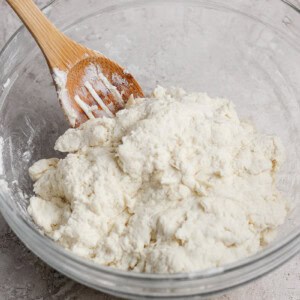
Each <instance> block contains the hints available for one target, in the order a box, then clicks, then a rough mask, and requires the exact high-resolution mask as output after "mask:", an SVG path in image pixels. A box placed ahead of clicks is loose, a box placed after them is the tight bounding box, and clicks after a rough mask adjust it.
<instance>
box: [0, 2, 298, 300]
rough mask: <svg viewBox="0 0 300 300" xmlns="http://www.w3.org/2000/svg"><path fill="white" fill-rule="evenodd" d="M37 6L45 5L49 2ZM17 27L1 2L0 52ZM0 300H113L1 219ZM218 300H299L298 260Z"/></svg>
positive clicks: (14, 19)
mask: <svg viewBox="0 0 300 300" xmlns="http://www.w3.org/2000/svg"><path fill="white" fill-rule="evenodd" d="M245 1H246V0H245ZM253 1H254V0H253ZM38 2H39V3H40V4H44V3H47V2H48V1H47V0H44V1H38ZM297 2H298V0H294V1H293V3H297ZM19 25H20V23H19V22H18V21H17V19H16V18H15V16H14V15H13V13H11V11H10V9H9V8H8V7H7V5H6V4H5V3H4V1H3V0H0V48H1V47H2V46H3V45H4V43H5V42H6V41H7V39H8V38H9V37H10V35H11V34H12V33H13V32H14V31H15V30H16V29H17V28H18V27H19ZM0 299H100V300H101V299H115V298H112V297H109V296H105V295H103V294H101V293H98V292H96V291H93V290H91V289H88V288H86V287H84V286H82V285H80V284H77V283H75V282H73V281H71V280H69V279H68V278H66V277H64V276H62V275H60V274H59V273H57V272H55V271H54V270H52V269H51V268H49V267H48V266H47V265H45V264H44V263H43V262H41V261H40V260H39V259H38V258H36V257H35V256H34V255H33V254H32V253H31V252H30V251H28V250H27V249H26V247H25V246H24V245H23V244H22V243H21V242H20V241H19V240H18V238H16V237H15V235H14V234H13V233H12V232H11V230H10V229H9V227H8V226H7V225H6V223H5V221H4V220H3V218H2V217H0ZM217 299H218V300H225V299H231V300H238V299H245V300H252V299H253V300H254V299H267V300H268V299H275V300H277V299H278V300H279V299H289V300H290V299H293V300H300V256H299V255H298V256H297V257H295V258H294V259H293V260H291V261H290V262H288V263H287V264H285V265H284V266H283V267H281V268H280V269H278V270H276V271H274V272H273V273H272V274H270V275H268V276H265V277H264V278H262V279H260V280H257V281H256V282H254V283H251V284H248V285H247V286H245V287H241V288H240V289H238V290H235V291H233V292H231V293H230V294H226V295H224V296H220V297H217Z"/></svg>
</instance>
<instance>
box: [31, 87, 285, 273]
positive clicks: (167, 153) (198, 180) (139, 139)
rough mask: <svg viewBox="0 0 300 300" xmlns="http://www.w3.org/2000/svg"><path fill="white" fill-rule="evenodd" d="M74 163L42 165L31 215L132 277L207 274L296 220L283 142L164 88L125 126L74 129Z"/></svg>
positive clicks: (207, 102) (67, 243)
mask: <svg viewBox="0 0 300 300" xmlns="http://www.w3.org/2000/svg"><path fill="white" fill-rule="evenodd" d="M55 149H56V150H58V151H61V152H66V153H68V154H67V156H66V157H65V158H64V159H56V158H53V159H47V160H45V159H44V160H40V161H38V162H36V163H35V164H34V165H33V166H32V167H31V168H30V170H29V171H30V175H31V177H32V179H33V180H34V181H35V184H34V192H35V194H36V196H34V197H32V198H31V200H30V205H29V207H28V211H29V213H30V215H31V216H32V218H33V220H34V222H35V223H36V224H37V225H38V226H40V228H41V229H42V230H43V231H44V233H45V234H46V235H48V236H50V237H51V238H52V239H54V240H55V241H56V242H57V243H59V244H60V245H62V246H63V247H64V248H66V249H68V250H70V251H72V252H74V253H76V254H78V255H80V256H82V257H85V258H88V259H91V260H93V261H95V262H97V263H99V264H101V265H105V266H112V267H116V268H120V269H123V270H133V271H137V272H153V273H175V272H188V271H195V270H201V269H205V268H210V267H216V266H220V265H223V264H226V263H229V262H233V261H235V260H238V259H240V258H244V257H247V256H249V255H252V254H254V253H256V252H257V251H259V250H260V249H262V247H264V246H265V245H266V244H268V243H269V242H270V240H272V238H273V237H274V234H275V232H276V228H277V227H278V225H280V224H282V223H283V222H284V219H285V216H286V213H287V207H288V206H287V202H286V201H285V199H284V198H282V197H281V195H280V193H279V192H278V190H277V188H276V186H275V176H276V172H277V171H278V168H279V167H280V165H281V163H282V162H283V152H284V151H283V149H282V146H281V143H280V141H279V140H278V138H276V137H274V136H268V135H264V134H260V133H258V132H257V131H256V130H255V129H254V127H253V126H252V125H251V124H249V123H247V122H244V121H240V120H239V118H238V116H237V113H236V111H235V108H234V105H233V104H232V103H231V102H230V101H228V100H226V99H220V98H216V99H212V98H210V97H208V96H207V95H206V94H202V93H193V94H188V93H186V92H185V91H183V90H182V89H179V88H172V89H164V88H162V87H158V88H156V89H155V91H154V93H153V96H152V97H150V98H142V99H130V100H129V102H128V103H127V105H126V107H125V109H124V110H121V111H119V112H118V113H117V116H116V117H115V118H107V117H103V118H100V119H93V120H89V121H87V122H86V123H85V124H82V125H81V126H80V127H79V128H77V129H69V130H67V131H66V133H65V134H64V135H62V136H61V137H59V139H58V140H57V142H56V145H55Z"/></svg>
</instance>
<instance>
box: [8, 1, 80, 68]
mask: <svg viewBox="0 0 300 300" xmlns="http://www.w3.org/2000/svg"><path fill="white" fill-rule="evenodd" d="M6 1H7V3H8V4H9V5H10V6H11V7H12V9H13V10H14V11H15V13H16V14H17V15H18V16H19V18H20V19H21V20H22V21H23V23H24V24H25V26H26V27H27V28H28V30H29V31H30V33H31V34H32V36H33V37H34V39H35V40H36V42H37V44H38V45H39V47H40V48H41V50H42V52H43V54H44V56H45V58H46V60H47V62H48V65H49V67H50V68H51V69H54V68H58V69H60V70H67V69H68V66H70V65H72V64H74V63H76V61H77V60H78V50H80V48H81V46H80V45H79V44H77V43H76V42H74V41H72V40H71V39H70V38H68V37H67V36H65V35H64V34H63V33H62V32H60V31H59V30H58V29H57V28H56V27H55V26H54V25H53V24H52V23H51V22H50V21H49V20H48V19H47V18H46V16H45V15H44V14H43V13H42V12H41V10H40V9H39V8H38V7H37V6H36V4H35V3H34V2H33V0H6ZM82 48H83V47H82Z"/></svg>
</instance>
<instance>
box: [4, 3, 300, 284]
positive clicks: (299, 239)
mask: <svg viewBox="0 0 300 300" xmlns="http://www.w3.org/2000/svg"><path fill="white" fill-rule="evenodd" d="M60 1H61V0H51V1H50V2H49V3H48V4H47V5H46V6H44V7H43V8H42V10H43V11H44V12H45V13H47V10H48V9H49V8H50V7H51V6H52V5H53V4H55V3H57V2H60ZM280 1H281V2H283V3H284V4H286V5H288V6H290V7H291V8H292V9H295V8H293V7H292V6H291V5H290V4H289V3H287V2H286V1H285V0H280ZM298 13H299V12H298ZM24 30H25V27H24V25H22V26H20V27H19V28H18V29H17V30H16V31H15V32H14V34H13V35H12V36H11V37H10V38H9V39H8V41H7V42H6V43H5V45H4V46H3V48H2V49H1V50H0V58H1V57H2V55H3V54H4V53H5V52H6V51H7V50H8V48H9V47H10V45H11V44H12V41H13V40H14V39H15V38H16V37H17V36H18V34H20V33H21V32H22V31H24ZM2 192H3V191H2V190H0V200H1V201H0V211H1V213H2V214H3V216H4V218H5V220H6V222H7V223H8V224H9V225H10V227H11V228H12V229H13V231H14V232H15V233H16V235H17V236H18V237H19V238H20V239H21V240H22V242H23V243H24V244H25V245H26V246H27V247H28V248H29V249H30V250H31V251H32V252H34V253H35V254H36V255H38V256H39V257H40V258H41V259H42V260H43V261H45V262H46V263H47V264H50V265H51V266H53V264H52V263H51V262H49V261H47V259H46V258H45V256H43V254H42V252H40V251H38V250H37V248H35V247H33V246H32V244H29V243H28V240H27V239H25V236H29V235H30V236H31V238H30V239H31V242H33V241H34V240H35V241H36V242H37V243H38V244H40V245H43V246H44V247H47V248H51V250H53V251H54V252H56V253H57V254H58V255H59V256H60V257H61V258H63V259H64V260H65V261H69V262H74V263H75V264H78V265H80V266H84V267H88V268H89V269H91V270H93V271H96V272H99V273H101V274H107V275H112V276H114V277H118V278H121V279H122V278H123V279H132V280H138V281H143V280H147V281H152V282H153V281H155V282H160V281H170V280H172V281H177V282H178V281H188V280H199V279H207V278H211V279H216V278H217V277H218V275H221V274H227V273H233V272H236V271H240V270H242V269H245V268H246V267H249V266H255V264H258V263H260V262H261V261H264V259H265V258H267V257H271V256H272V255H274V254H275V253H278V252H279V251H280V250H282V251H283V250H284V249H285V248H287V246H288V245H290V244H291V243H293V242H294V243H295V247H296V248H297V249H296V251H295V253H298V252H299V251H300V227H297V228H295V229H294V230H293V231H292V232H290V233H289V235H287V236H285V237H284V238H283V239H282V240H280V241H278V242H276V243H274V244H271V245H270V246H268V247H267V248H265V249H264V250H262V251H260V252H258V253H257V254H255V255H252V256H250V257H247V258H244V259H241V260H238V261H237V262H233V263H230V264H226V265H224V266H222V267H218V268H210V269H207V270H201V271H194V272H184V273H175V274H156V273H137V272H128V271H124V270H119V269H116V268H112V267H106V266H101V265H100V264H97V263H95V262H92V261H89V260H87V259H84V258H81V257H80V256H78V255H76V254H73V253H71V252H70V251H68V250H66V249H64V248H63V247H62V246H60V245H58V244H57V243H55V242H54V241H53V240H51V239H50V238H48V237H45V236H43V235H42V234H41V233H40V232H39V231H38V230H36V229H35V228H34V227H32V226H31V225H30V224H29V222H28V221H27V220H25V218H24V217H23V216H22V215H21V214H20V213H19V212H17V213H16V212H15V211H14V209H13V208H12V207H11V206H9V204H8V202H7V201H5V200H4V197H7V195H4V194H2ZM23 234H24V235H23ZM295 253H293V255H291V256H290V257H288V258H287V259H289V258H291V257H292V256H294V255H295ZM279 265H280V264H278V265H276V266H275V267H278V266H279ZM54 268H55V269H57V266H54ZM60 271H61V272H62V273H65V274H66V275H68V276H71V275H70V274H69V273H67V272H64V271H62V270H60ZM267 271H268V270H267ZM265 273H266V272H265ZM255 278H256V277H255ZM76 280H78V279H76ZM85 284H86V283H85Z"/></svg>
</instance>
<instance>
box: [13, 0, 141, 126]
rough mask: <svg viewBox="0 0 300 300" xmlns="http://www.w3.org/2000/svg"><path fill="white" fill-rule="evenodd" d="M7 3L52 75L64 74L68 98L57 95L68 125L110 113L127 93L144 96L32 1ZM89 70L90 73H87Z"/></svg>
mask: <svg viewBox="0 0 300 300" xmlns="http://www.w3.org/2000/svg"><path fill="white" fill-rule="evenodd" d="M7 2H8V4H9V5H10V6H11V7H12V8H13V10H14V11H15V12H16V13H17V15H18V16H19V17H20V19H21V20H22V21H23V23H24V24H25V26H26V27H27V28H28V30H29V31H30V32H31V34H32V36H33V37H34V39H35V40H36V42H37V43H38V45H39V47H40V48H41V50H42V52H43V54H44V56H45V58H46V60H47V63H48V66H49V68H50V71H51V74H52V75H53V76H54V77H55V75H54V74H55V72H57V70H59V71H62V72H65V73H66V75H67V78H66V86H65V87H66V97H67V100H66V97H65V98H64V101H62V98H60V103H61V104H62V107H63V109H64V111H65V115H66V117H67V118H68V120H69V122H70V124H71V126H73V127H77V126H79V125H80V124H82V123H84V122H85V121H86V120H88V119H89V118H94V117H99V116H102V115H108V116H112V115H114V114H115V113H116V112H117V111H118V110H119V109H121V108H122V107H123V106H124V104H125V103H126V102H127V100H128V98H129V97H130V95H133V96H134V97H142V96H143V91H142V89H141V87H140V86H139V84H138V83H137V81H136V80H135V79H134V78H133V76H132V75H131V74H129V73H127V72H125V71H124V68H122V67H121V66H120V65H118V64H117V63H116V62H114V61H112V60H110V59H108V58H106V57H105V56H104V55H102V54H101V53H98V52H96V51H94V50H91V49H88V48H86V47H84V46H83V45H80V44H78V43H76V42H75V41H73V40H72V39H70V38H69V37H67V36H66V35H64V34H63V33H62V32H60V31H59V30H58V29H57V28H56V27H55V26H54V25H53V24H52V23H51V22H50V21H49V20H48V19H47V18H46V17H45V15H44V14H43V13H42V12H41V11H40V10H39V8H38V7H37V6H36V5H35V3H34V2H33V1H32V0H7ZM89 73H90V75H91V74H92V76H88V74H89ZM56 87H57V89H59V87H58V86H57V85H56ZM65 101H67V102H68V103H65ZM82 102H83V103H82ZM85 108H86V109H85ZM70 110H72V112H73V117H72V118H71V117H70ZM74 113H75V117H74Z"/></svg>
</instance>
